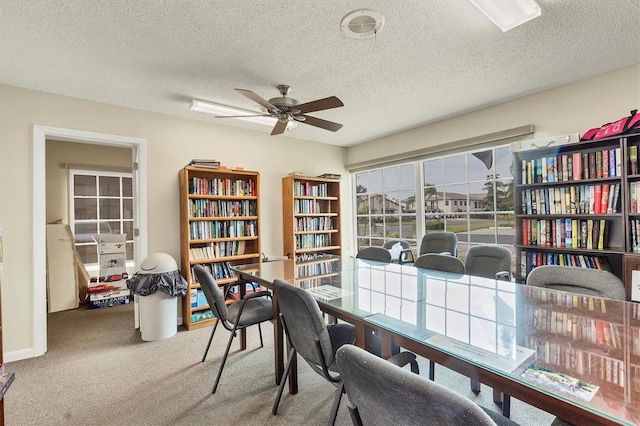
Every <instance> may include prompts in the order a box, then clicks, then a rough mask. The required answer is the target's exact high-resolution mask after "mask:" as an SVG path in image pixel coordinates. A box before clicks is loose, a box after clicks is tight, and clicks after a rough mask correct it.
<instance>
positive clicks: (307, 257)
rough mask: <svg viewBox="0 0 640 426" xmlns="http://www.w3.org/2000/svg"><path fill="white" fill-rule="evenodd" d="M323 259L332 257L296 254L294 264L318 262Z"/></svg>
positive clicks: (323, 254) (320, 254)
mask: <svg viewBox="0 0 640 426" xmlns="http://www.w3.org/2000/svg"><path fill="white" fill-rule="evenodd" d="M325 257H332V256H331V255H330V254H327V253H300V254H296V262H307V261H311V260H318V259H322V258H325Z"/></svg>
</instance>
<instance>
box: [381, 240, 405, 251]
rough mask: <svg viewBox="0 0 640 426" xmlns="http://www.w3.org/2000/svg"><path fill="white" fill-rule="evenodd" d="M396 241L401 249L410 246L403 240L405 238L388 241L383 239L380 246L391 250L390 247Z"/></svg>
mask: <svg viewBox="0 0 640 426" xmlns="http://www.w3.org/2000/svg"><path fill="white" fill-rule="evenodd" d="M398 243H400V245H401V246H402V249H403V250H405V249H408V248H410V246H409V242H408V241H405V240H388V241H385V242H384V244H382V248H384V249H387V250H391V247H393V246H395V245H396V244H398Z"/></svg>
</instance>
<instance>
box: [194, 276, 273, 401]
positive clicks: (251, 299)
mask: <svg viewBox="0 0 640 426" xmlns="http://www.w3.org/2000/svg"><path fill="white" fill-rule="evenodd" d="M193 270H194V272H195V274H196V277H197V278H198V282H199V283H200V288H202V291H203V292H204V295H205V297H206V298H207V303H208V304H209V308H210V309H211V311H212V312H213V313H214V315H215V316H216V318H217V321H216V323H215V325H214V326H213V330H211V336H210V337H209V342H208V343H207V348H206V349H205V351H204V355H203V356H202V362H204V361H205V359H206V358H207V353H208V352H209V347H210V346H211V341H212V340H213V335H214V334H215V333H216V329H217V328H218V324H220V323H222V326H223V327H224V328H226V329H227V330H229V331H230V335H229V341H228V342H227V349H226V350H225V351H224V356H223V357H222V362H221V364H220V369H219V370H218V374H217V376H216V382H215V384H214V385H213V390H212V391H211V393H216V390H217V389H218V383H219V382H220V377H221V376H222V370H223V369H224V364H225V363H226V362H227V356H228V355H229V349H230V348H231V342H233V338H234V337H235V336H236V332H237V331H238V330H242V329H244V328H247V327H250V326H252V325H256V324H257V325H258V332H259V333H260V347H263V346H264V345H263V341H262V329H261V328H260V324H261V323H263V322H265V321H271V320H273V305H272V303H271V293H269V292H268V291H257V292H253V293H249V294H246V295H245V296H244V297H243V298H242V299H241V300H239V301H238V302H235V303H232V304H230V305H227V304H226V303H225V297H224V294H223V292H222V290H220V287H218V284H217V283H216V280H215V278H213V275H211V273H210V272H209V271H207V270H206V269H205V268H204V267H203V266H202V265H195V266H194V267H193ZM242 285H244V284H242Z"/></svg>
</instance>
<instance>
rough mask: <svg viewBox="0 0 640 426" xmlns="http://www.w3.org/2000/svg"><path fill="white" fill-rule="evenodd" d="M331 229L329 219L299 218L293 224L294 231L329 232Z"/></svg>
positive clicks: (331, 220) (331, 224) (331, 222)
mask: <svg viewBox="0 0 640 426" xmlns="http://www.w3.org/2000/svg"><path fill="white" fill-rule="evenodd" d="M331 229H335V228H334V227H333V219H332V218H330V217H300V218H297V219H296V221H295V223H294V231H329V230H331Z"/></svg>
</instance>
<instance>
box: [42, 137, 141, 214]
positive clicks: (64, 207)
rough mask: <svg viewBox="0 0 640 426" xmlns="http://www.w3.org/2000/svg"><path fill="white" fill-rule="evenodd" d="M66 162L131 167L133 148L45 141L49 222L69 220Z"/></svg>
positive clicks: (86, 165) (81, 164) (85, 165)
mask: <svg viewBox="0 0 640 426" xmlns="http://www.w3.org/2000/svg"><path fill="white" fill-rule="evenodd" d="M67 164H71V165H76V166H77V167H79V168H82V167H86V168H89V169H91V168H103V169H106V170H108V169H109V168H113V167H116V168H121V169H129V170H131V149H128V148H117V147H108V146H100V145H89V144H80V143H75V142H61V141H50V140H48V141H47V142H46V179H47V188H46V197H47V212H46V217H47V223H50V222H53V221H56V220H59V219H62V223H69V203H68V194H69V181H68V177H69V169H68V167H67Z"/></svg>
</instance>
